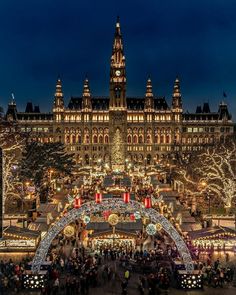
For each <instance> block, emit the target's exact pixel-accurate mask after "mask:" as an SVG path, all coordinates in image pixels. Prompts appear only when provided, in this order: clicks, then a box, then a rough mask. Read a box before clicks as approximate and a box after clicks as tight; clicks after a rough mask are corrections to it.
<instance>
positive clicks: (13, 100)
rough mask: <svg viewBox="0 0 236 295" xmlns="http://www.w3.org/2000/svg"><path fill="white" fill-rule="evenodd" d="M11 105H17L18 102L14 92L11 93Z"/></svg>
mask: <svg viewBox="0 0 236 295" xmlns="http://www.w3.org/2000/svg"><path fill="white" fill-rule="evenodd" d="M10 104H11V105H15V104H16V101H15V96H14V93H13V92H12V93H11V102H10Z"/></svg>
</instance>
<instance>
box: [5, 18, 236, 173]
mask: <svg viewBox="0 0 236 295" xmlns="http://www.w3.org/2000/svg"><path fill="white" fill-rule="evenodd" d="M125 66H126V62H125V55H124V48H123V42H122V36H121V29H120V22H119V20H117V22H116V28H115V36H114V43H113V49H112V55H111V61H110V95H109V97H94V96H92V94H91V92H90V88H89V82H88V79H85V81H84V86H83V93H82V96H79V97H71V98H70V100H69V103H68V105H66V104H65V100H64V97H63V91H62V81H61V79H60V78H58V80H57V83H56V92H55V96H54V103H53V109H52V112H51V113H42V112H40V109H39V107H38V106H35V107H33V105H32V103H28V104H27V106H26V110H25V112H18V111H17V107H16V103H15V101H14V100H13V101H12V102H11V103H10V104H9V106H8V110H7V112H6V119H7V120H14V121H16V122H17V125H18V126H19V128H20V129H21V130H22V131H23V132H31V134H32V138H33V139H34V140H39V141H42V142H53V141H61V142H63V143H65V145H66V148H67V151H68V152H72V153H74V154H75V158H76V162H77V163H78V164H83V165H84V164H90V165H93V164H96V163H97V162H102V163H107V164H108V165H110V164H111V165H113V166H114V167H117V168H119V167H120V168H121V167H124V165H125V163H140V164H146V165H150V164H153V163H156V162H157V161H159V160H160V159H161V158H163V157H165V155H166V154H169V153H171V152H175V151H180V152H184V153H185V152H190V151H192V150H198V149H201V148H203V147H204V145H208V144H213V143H215V142H217V141H220V140H223V141H224V139H225V137H226V136H229V135H231V134H232V133H233V129H234V125H233V122H232V119H231V116H230V114H229V111H228V108H227V105H226V104H225V103H223V102H222V103H220V105H219V108H218V112H212V111H211V110H210V107H209V104H208V103H204V105H203V107H201V106H198V107H197V108H196V112H195V113H188V112H184V111H183V103H182V97H181V91H180V81H179V79H178V78H176V80H175V81H174V89H173V95H172V101H171V104H170V105H168V103H167V101H166V99H165V97H156V96H155V95H154V94H153V89H152V82H151V79H150V78H148V80H147V86H146V91H145V89H144V96H143V98H137V97H127V96H126V67H125Z"/></svg>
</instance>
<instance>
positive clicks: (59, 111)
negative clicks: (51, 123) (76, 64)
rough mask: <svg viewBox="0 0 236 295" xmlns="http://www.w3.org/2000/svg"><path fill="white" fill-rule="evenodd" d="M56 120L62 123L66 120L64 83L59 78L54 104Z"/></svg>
mask: <svg viewBox="0 0 236 295" xmlns="http://www.w3.org/2000/svg"><path fill="white" fill-rule="evenodd" d="M53 113H54V119H55V120H56V121H62V120H63V118H64V115H63V113H64V96H63V92H62V83H61V79H60V77H58V78H57V83H56V92H55V94H54V104H53Z"/></svg>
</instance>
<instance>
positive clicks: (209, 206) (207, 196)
mask: <svg viewBox="0 0 236 295" xmlns="http://www.w3.org/2000/svg"><path fill="white" fill-rule="evenodd" d="M201 186H202V187H203V189H205V188H206V187H207V182H206V181H205V180H202V181H201ZM210 193H211V190H210V189H208V190H206V199H207V200H208V214H210V213H211V196H210V195H209V194H210Z"/></svg>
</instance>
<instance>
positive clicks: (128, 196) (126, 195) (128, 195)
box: [123, 192, 130, 204]
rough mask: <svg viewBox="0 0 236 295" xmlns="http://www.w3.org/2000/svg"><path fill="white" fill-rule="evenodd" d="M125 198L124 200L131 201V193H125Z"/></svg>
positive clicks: (125, 201)
mask: <svg viewBox="0 0 236 295" xmlns="http://www.w3.org/2000/svg"><path fill="white" fill-rule="evenodd" d="M123 200H124V203H126V204H127V203H129V201H130V193H129V192H126V193H123Z"/></svg>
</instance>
